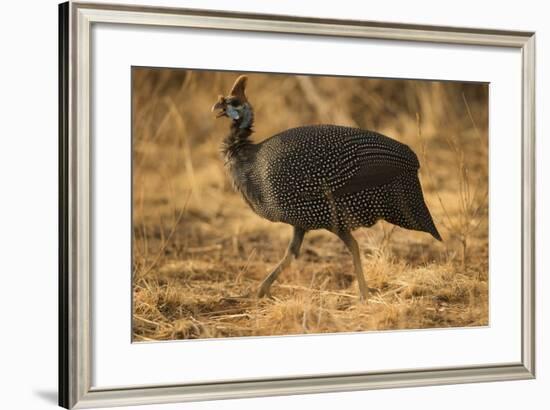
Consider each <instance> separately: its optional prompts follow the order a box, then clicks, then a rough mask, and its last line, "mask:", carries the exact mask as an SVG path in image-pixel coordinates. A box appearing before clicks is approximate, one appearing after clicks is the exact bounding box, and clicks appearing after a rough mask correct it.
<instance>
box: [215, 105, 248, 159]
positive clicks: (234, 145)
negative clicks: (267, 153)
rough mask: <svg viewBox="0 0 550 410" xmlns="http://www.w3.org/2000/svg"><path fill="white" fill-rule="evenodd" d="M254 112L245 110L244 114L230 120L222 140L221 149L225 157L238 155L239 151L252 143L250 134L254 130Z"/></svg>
mask: <svg viewBox="0 0 550 410" xmlns="http://www.w3.org/2000/svg"><path fill="white" fill-rule="evenodd" d="M253 125H254V113H253V112H252V110H249V111H248V110H247V111H246V112H245V115H243V116H242V118H239V119H238V120H233V121H232V122H231V128H230V132H229V135H228V136H227V137H225V139H224V141H223V146H222V151H223V153H224V155H225V157H226V158H227V159H231V158H234V157H236V156H237V157H238V154H239V152H241V151H243V150H246V148H247V147H248V146H250V145H252V140H251V139H250V136H251V135H252V133H253V132H254V131H253V129H252V127H253Z"/></svg>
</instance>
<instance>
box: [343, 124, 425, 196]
mask: <svg viewBox="0 0 550 410" xmlns="http://www.w3.org/2000/svg"><path fill="white" fill-rule="evenodd" d="M349 144H350V145H351V150H352V152H353V155H352V156H351V157H350V158H349V159H348V161H347V163H343V164H341V166H340V167H339V170H341V171H340V172H338V173H337V174H335V175H333V176H332V178H333V180H334V181H335V182H337V184H336V185H337V186H338V187H337V188H335V189H334V190H333V191H332V193H333V195H334V196H335V197H338V196H342V195H346V194H349V193H353V192H359V191H362V190H364V189H367V188H372V187H375V186H380V185H385V184H388V183H390V182H391V181H392V180H393V179H394V178H395V177H397V176H399V175H400V174H402V173H403V172H410V171H416V170H418V168H419V167H420V164H419V162H418V158H417V156H416V154H415V153H414V152H413V151H412V150H411V149H410V148H409V147H408V146H407V145H405V144H402V143H400V142H398V141H395V140H393V139H391V138H389V137H386V136H384V135H381V134H378V133H374V132H370V131H369V132H363V133H361V134H358V135H355V136H353V137H351V138H349ZM348 149H350V148H348Z"/></svg>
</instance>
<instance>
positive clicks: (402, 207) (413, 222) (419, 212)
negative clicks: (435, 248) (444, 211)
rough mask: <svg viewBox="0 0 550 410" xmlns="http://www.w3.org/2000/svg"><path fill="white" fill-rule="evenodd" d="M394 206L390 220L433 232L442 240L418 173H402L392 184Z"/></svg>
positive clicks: (415, 228) (404, 225)
mask: <svg viewBox="0 0 550 410" xmlns="http://www.w3.org/2000/svg"><path fill="white" fill-rule="evenodd" d="M391 191H392V195H391V200H392V206H391V207H389V208H390V211H389V215H388V216H387V218H385V219H386V220H387V221H388V222H391V223H393V224H395V225H399V226H401V227H403V228H406V229H412V230H415V231H422V232H427V233H429V234H431V235H432V236H433V237H434V238H435V239H437V240H438V241H442V240H443V239H442V238H441V235H440V234H439V232H438V230H437V228H436V226H435V224H434V221H433V219H432V215H431V214H430V211H429V209H428V207H427V206H426V202H425V201H424V195H423V194H422V187H421V185H420V181H419V179H418V175H417V174H416V173H408V172H407V173H404V174H402V175H401V176H400V177H399V178H398V179H397V180H396V181H395V183H394V184H393V186H392V189H391Z"/></svg>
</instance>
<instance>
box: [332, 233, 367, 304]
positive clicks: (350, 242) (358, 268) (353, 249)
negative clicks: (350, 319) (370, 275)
mask: <svg viewBox="0 0 550 410" xmlns="http://www.w3.org/2000/svg"><path fill="white" fill-rule="evenodd" d="M338 237H339V238H340V239H341V240H342V242H344V243H345V244H346V247H347V248H348V250H349V251H350V253H351V256H352V258H353V267H354V269H355V276H357V282H358V283H359V291H360V292H361V300H362V301H364V302H366V301H368V296H369V288H368V287H367V282H366V281H365V275H364V274H363V266H362V265H361V254H360V253H359V246H358V245H357V241H356V240H355V238H354V237H353V235H352V234H351V232H340V233H338Z"/></svg>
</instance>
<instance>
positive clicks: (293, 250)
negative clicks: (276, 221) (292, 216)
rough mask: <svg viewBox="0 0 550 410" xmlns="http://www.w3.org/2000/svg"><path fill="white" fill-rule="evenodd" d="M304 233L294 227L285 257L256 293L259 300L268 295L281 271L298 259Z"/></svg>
mask: <svg viewBox="0 0 550 410" xmlns="http://www.w3.org/2000/svg"><path fill="white" fill-rule="evenodd" d="M305 233H306V231H304V230H303V229H300V228H296V227H294V234H293V236H292V239H291V240H290V243H289V244H288V248H287V250H286V252H285V256H283V259H281V261H280V262H279V264H278V265H277V267H275V269H273V271H272V272H271V273H270V274H269V275H268V276H267V277H266V278H265V279H264V281H263V282H262V284H261V286H260V290H259V291H258V297H259V298H262V297H264V296H266V295H269V288H270V287H271V284H272V283H273V282H275V279H277V277H278V276H279V274H280V273H281V272H282V271H284V270H285V269H286V268H288V267H289V266H290V263H291V262H292V260H293V259H295V258H297V257H298V255H299V253H300V246H301V245H302V241H303V240H304V235H305Z"/></svg>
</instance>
